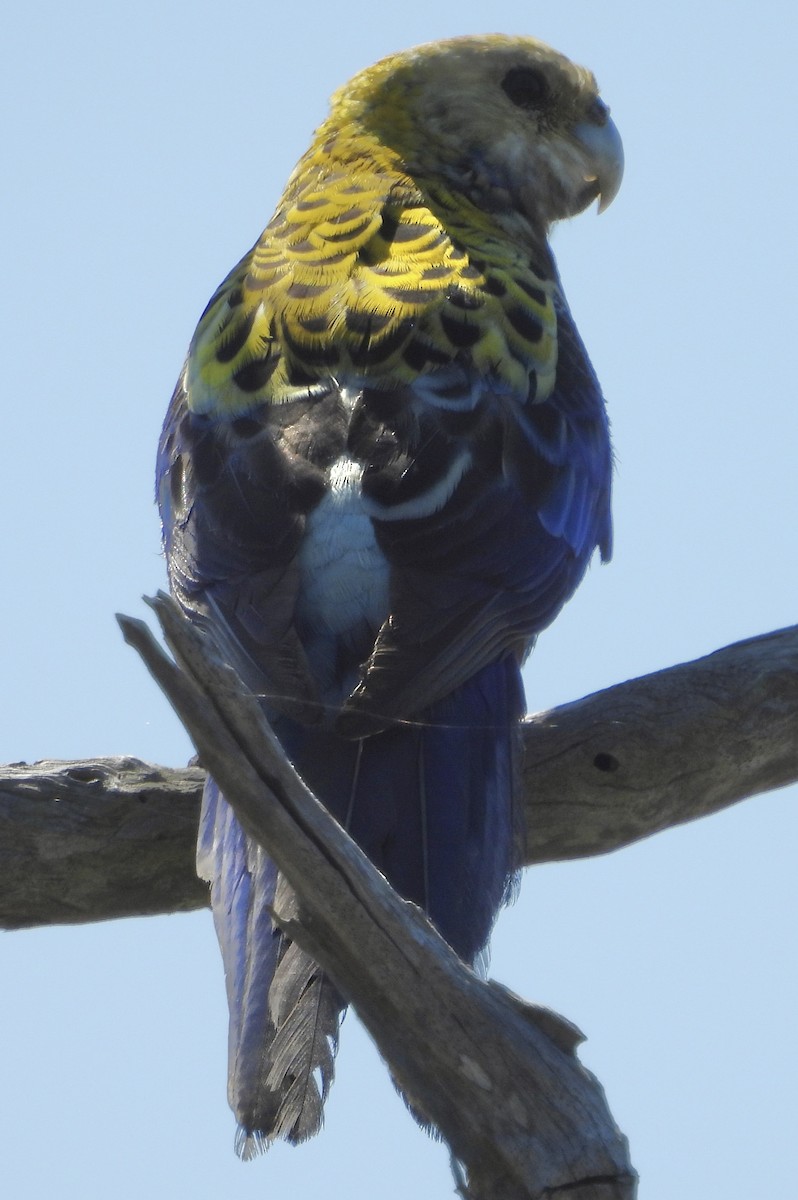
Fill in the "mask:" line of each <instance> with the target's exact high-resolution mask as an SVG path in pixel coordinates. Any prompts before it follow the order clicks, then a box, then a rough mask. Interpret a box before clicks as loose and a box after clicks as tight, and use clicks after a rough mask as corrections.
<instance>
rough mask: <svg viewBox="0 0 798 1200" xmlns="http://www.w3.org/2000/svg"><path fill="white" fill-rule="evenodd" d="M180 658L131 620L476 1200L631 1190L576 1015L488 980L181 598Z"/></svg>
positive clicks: (164, 608)
mask: <svg viewBox="0 0 798 1200" xmlns="http://www.w3.org/2000/svg"><path fill="white" fill-rule="evenodd" d="M154 608H155V610H156V613H157V615H158V619H159V620H160V622H161V626H162V629H163V631H164V635H165V637H166V641H167V644H168V646H169V648H170V649H171V651H172V653H173V654H174V656H175V660H176V661H175V662H173V661H172V660H171V659H169V658H168V657H167V656H166V655H165V654H164V653H163V651H162V650H161V649H160V647H159V646H158V645H157V643H156V642H155V640H154V639H153V638H152V635H151V634H150V633H149V630H148V629H147V627H146V626H145V625H143V624H142V623H141V622H139V621H132V620H131V619H129V618H122V619H121V624H122V628H123V631H124V634H125V637H126V639H127V640H128V641H129V642H130V643H131V644H133V645H134V646H135V648H136V649H137V650H138V652H139V653H140V654H141V656H142V658H143V659H144V660H145V662H146V664H147V666H148V667H149V669H150V671H151V673H152V674H153V676H154V677H155V679H156V680H157V681H158V683H159V684H160V686H161V687H162V689H163V690H164V691H165V692H166V694H167V696H168V697H169V699H170V700H171V702H172V704H173V705H174V707H175V709H176V711H177V713H178V715H179V716H180V719H181V721H182V722H183V724H184V725H185V727H186V729H187V730H188V732H189V734H190V736H191V737H192V740H193V741H194V744H195V746H196V747H197V750H198V753H199V754H200V757H201V759H202V761H203V763H204V764H205V766H206V767H207V769H208V770H209V771H210V772H211V773H212V774H213V776H214V778H215V779H216V780H217V781H218V783H219V785H220V787H221V789H222V790H223V792H224V794H225V796H226V797H227V799H228V801H229V802H230V803H231V804H232V805H233V806H234V808H235V810H236V813H237V815H238V817H239V819H240V821H241V822H242V824H243V825H244V827H245V829H246V830H247V832H248V833H249V834H250V835H251V836H253V837H255V838H256V839H257V840H258V841H260V842H261V844H262V845H263V846H264V847H265V848H266V849H267V850H268V852H269V854H270V855H271V857H272V858H273V859H274V860H275V861H276V862H277V864H278V866H279V867H280V870H281V871H283V872H284V874H285V875H286V877H287V878H288V880H289V882H290V883H291V884H292V886H293V888H294V890H295V893H296V899H297V909H296V910H295V911H292V912H291V913H290V914H289V913H281V912H279V911H278V912H277V913H276V914H275V915H276V918H277V920H278V921H279V922H280V923H281V925H283V927H284V928H285V929H286V931H287V932H288V933H290V935H291V937H292V938H293V939H294V940H296V941H297V942H298V943H299V944H300V945H302V946H303V947H304V948H305V949H307V950H308V951H309V952H310V953H311V954H312V955H313V956H314V957H315V958H316V960H317V961H318V962H319V963H320V964H321V966H323V967H324V969H325V970H326V971H327V972H328V973H329V974H330V975H331V977H332V978H333V980H334V982H335V983H336V985H337V986H338V987H339V988H340V990H341V991H342V992H343V993H344V995H346V996H347V997H348V998H349V999H350V1000H351V1002H352V1003H353V1004H354V1006H355V1008H356V1009H357V1011H358V1014H359V1016H360V1018H361V1020H362V1021H363V1023H364V1024H365V1025H366V1027H367V1028H368V1030H369V1032H370V1033H371V1035H372V1037H373V1038H374V1040H375V1042H376V1043H377V1045H378V1046H379V1048H380V1050H381V1052H382V1054H383V1056H384V1057H385V1058H386V1060H387V1062H388V1064H389V1066H390V1068H391V1071H392V1073H393V1075H394V1077H395V1079H396V1080H397V1082H398V1083H399V1085H400V1086H401V1088H402V1090H403V1091H404V1092H405V1094H406V1095H407V1096H408V1097H409V1098H410V1100H411V1101H412V1103H413V1106H414V1108H415V1109H416V1110H417V1111H418V1112H419V1113H420V1114H421V1115H422V1116H423V1117H424V1118H426V1119H427V1120H429V1121H430V1122H431V1123H432V1124H434V1125H435V1126H436V1127H437V1128H438V1129H439V1130H440V1131H441V1133H442V1134H443V1136H444V1137H445V1139H446V1141H447V1142H448V1144H449V1146H450V1148H451V1150H452V1152H453V1154H454V1155H455V1156H456V1157H457V1159H459V1160H460V1161H461V1162H462V1163H463V1164H464V1165H465V1168H466V1171H467V1179H468V1189H467V1195H468V1196H470V1197H472V1200H488V1198H490V1200H522V1198H524V1200H535V1198H539V1200H544V1198H548V1197H551V1195H552V1194H553V1193H554V1192H556V1193H557V1194H562V1195H568V1196H569V1197H572V1198H573V1200H631V1198H632V1197H633V1196H634V1194H635V1189H636V1177H635V1175H634V1171H633V1170H632V1168H631V1166H630V1163H629V1158H628V1150H627V1145H626V1139H625V1138H624V1137H623V1135H622V1134H621V1133H620V1131H619V1130H618V1128H617V1126H616V1125H615V1123H614V1122H613V1120H612V1117H611V1116H610V1113H609V1111H608V1109H607V1106H606V1101H605V1099H604V1094H603V1092H602V1089H601V1087H600V1085H599V1084H598V1082H597V1081H596V1079H595V1078H594V1077H593V1076H592V1075H591V1074H590V1073H589V1072H588V1071H586V1070H585V1069H584V1068H583V1067H582V1065H581V1064H580V1063H579V1061H578V1059H577V1058H576V1055H575V1053H574V1051H575V1047H576V1045H577V1044H578V1042H579V1041H580V1040H581V1035H579V1033H578V1032H577V1031H576V1030H575V1029H574V1028H573V1026H571V1025H570V1024H569V1023H568V1022H566V1021H564V1020H563V1019H562V1018H560V1017H557V1016H556V1015H555V1014H554V1013H551V1012H548V1011H546V1010H541V1009H538V1008H535V1007H533V1006H531V1005H526V1004H524V1003H523V1002H522V1001H520V1000H519V999H518V998H517V997H515V996H513V995H511V994H510V993H509V992H507V991H506V989H504V988H501V987H499V986H497V985H495V984H488V983H484V982H483V981H481V980H480V979H478V978H477V977H476V976H475V975H474V974H473V972H472V971H470V970H469V969H468V968H467V967H465V966H463V964H462V963H461V962H460V960H459V959H458V958H457V956H456V955H455V954H454V952H453V951H452V950H451V949H450V948H449V947H448V946H447V945H446V943H445V942H444V941H443V939H442V938H441V937H440V936H439V935H438V934H437V933H436V932H435V930H434V929H433V928H432V926H431V925H430V924H429V922H428V921H427V920H426V918H425V917H424V915H423V914H422V913H421V911H420V910H419V909H417V908H416V907H415V906H414V905H412V904H409V903H407V902H405V901H402V900H401V899H399V897H398V896H397V895H396V893H395V892H394V891H393V890H392V888H391V887H390V886H389V885H388V884H387V883H386V881H385V879H384V878H383V877H382V876H381V875H380V874H379V872H378V871H376V870H375V868H374V867H373V866H372V865H371V863H370V862H369V861H368V859H367V858H366V857H365V855H364V854H363V853H362V852H361V851H360V850H359V848H358V847H357V846H356V845H355V844H354V843H353V842H352V841H351V839H350V838H349V837H348V836H347V835H346V833H345V832H344V831H343V830H342V829H341V828H340V827H339V826H338V825H337V823H336V822H335V821H334V820H333V819H332V817H331V816H330V815H329V813H327V811H326V809H325V808H324V807H323V806H322V805H321V804H320V803H319V802H318V801H317V800H316V799H315V797H314V796H313V795H312V794H311V793H310V792H309V791H308V790H307V789H306V787H305V785H304V784H303V783H302V781H301V779H300V778H299V776H298V775H297V774H296V772H295V771H294V770H293V768H292V767H291V765H290V763H289V762H288V760H287V759H286V758H285V755H284V753H283V751H282V749H281V747H280V745H279V743H278V742H277V740H276V738H275V737H274V734H273V733H272V731H271V729H270V728H269V726H268V724H267V723H266V721H265V718H264V716H263V713H262V711H261V709H260V706H259V705H258V703H257V701H256V700H255V698H254V697H253V696H252V695H251V694H250V693H249V692H248V691H246V689H245V688H244V687H243V685H242V684H241V683H240V682H239V681H238V679H237V677H236V676H235V675H234V673H233V672H232V671H231V670H230V668H228V667H226V666H224V665H222V664H221V663H220V662H218V660H216V659H215V657H214V656H213V655H212V654H210V653H209V651H208V643H207V641H206V640H205V639H204V638H203V636H202V635H201V634H200V633H198V631H197V630H196V629H195V628H194V627H193V626H191V625H190V624H189V623H188V622H187V621H186V620H185V619H184V618H183V617H182V616H181V615H180V613H179V612H178V610H177V608H176V606H175V605H174V603H173V602H172V601H170V600H169V599H168V598H167V597H159V599H158V600H157V601H155V602H154Z"/></svg>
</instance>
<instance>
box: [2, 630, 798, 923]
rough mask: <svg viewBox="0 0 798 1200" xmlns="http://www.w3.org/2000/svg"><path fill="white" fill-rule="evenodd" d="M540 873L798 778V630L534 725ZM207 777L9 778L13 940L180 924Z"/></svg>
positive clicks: (532, 819)
mask: <svg viewBox="0 0 798 1200" xmlns="http://www.w3.org/2000/svg"><path fill="white" fill-rule="evenodd" d="M524 746H525V766H524V803H525V807H526V826H527V839H526V855H525V862H526V863H527V864H532V863H540V862H550V861H552V860H555V859H567V858H579V857H585V856H588V855H593V854H604V853H607V852H608V851H611V850H616V849H618V848H619V847H621V846H625V845H628V844H629V843H630V842H634V841H637V840H639V839H640V838H644V837H648V836H650V835H651V834H653V833H657V832H659V831H660V830H662V829H666V828H669V827H670V826H672V825H679V824H682V823H684V822H686V821H691V820H695V819H696V818H698V817H703V816H707V815H708V814H710V813H713V812H717V811H718V810H719V809H722V808H725V807H727V806H728V805H730V804H734V803H736V802H737V801H738V800H741V799H743V798H745V797H747V796H753V795H756V794H758V793H760V792H764V791H768V790H770V789H772V788H776V787H782V786H784V785H785V784H788V783H793V782H795V781H796V780H798V626H793V627H791V628H789V629H783V630H779V631H778V632H775V633H770V634H765V635H764V636H762V637H757V638H752V639H749V640H748V641H744V642H738V643H737V644H736V645H733V646H728V647H726V648H725V649H723V650H718V651H717V652H716V653H714V654H710V655H708V656H707V657H706V658H701V659H698V660H697V661H696V662H692V663H686V664H682V665H680V666H677V667H672V668H670V669H669V670H667V671H659V672H657V673H656V674H654V675H647V676H644V677H643V678H641V679H634V680H631V681H630V682H628V683H622V684H619V685H618V686H616V687H613V688H609V689H607V690H606V691H603V692H597V693H596V694H595V695H592V696H587V697H585V699H583V700H578V701H576V702H575V703H573V704H567V705H564V706H563V707H561V708H557V709H554V710H553V711H551V712H547V713H540V714H538V715H536V716H534V717H530V718H529V719H528V720H527V721H526V722H525V728H524ZM203 779H204V772H203V771H202V770H200V769H199V768H196V767H195V768H192V767H189V768H185V769H183V770H171V769H168V768H162V767H153V766H150V765H148V764H145V763H142V762H139V761H138V760H137V759H133V758H105V759H97V760H93V761H90V762H67V763H63V762H45V763H38V764H36V765H34V766H26V765H14V766H10V767H5V768H1V769H0V927H2V928H5V929H19V928H23V927H25V926H30V925H42V924H54V923H72V922H79V921H97V920H104V919H106V918H110V917H125V916H137V915H138V916H141V915H145V914H149V913H157V912H182V911H187V910H189V909H194V908H199V907H202V906H203V905H205V904H207V889H206V888H205V886H204V885H203V884H201V883H199V881H198V880H197V877H196V874H195V871H194V849H195V843H196V830H197V820H198V816H199V803H200V796H201V792H202V781H203Z"/></svg>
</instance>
